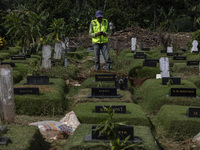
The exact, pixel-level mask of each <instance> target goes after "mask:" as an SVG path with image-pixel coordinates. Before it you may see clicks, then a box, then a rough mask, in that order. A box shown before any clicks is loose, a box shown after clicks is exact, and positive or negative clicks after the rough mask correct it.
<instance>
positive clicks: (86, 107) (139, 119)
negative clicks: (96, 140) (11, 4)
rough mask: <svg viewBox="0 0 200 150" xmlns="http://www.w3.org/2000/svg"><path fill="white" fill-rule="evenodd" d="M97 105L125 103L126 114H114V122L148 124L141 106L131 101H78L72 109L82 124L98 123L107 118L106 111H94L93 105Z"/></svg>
mask: <svg viewBox="0 0 200 150" xmlns="http://www.w3.org/2000/svg"><path fill="white" fill-rule="evenodd" d="M98 105H108V106H112V105H126V111H127V113H126V114H119V113H117V114H115V115H114V116H113V121H114V122H119V121H120V122H123V123H125V124H127V125H137V126H138V125H140V126H150V123H149V120H148V118H147V117H146V115H145V113H144V112H143V111H142V108H141V107H140V106H139V105H136V104H133V103H115V102H106V103H105V102H96V103H80V104H77V105H76V107H75V108H74V109H73V110H74V112H75V114H76V116H77V117H78V119H79V121H80V122H81V123H84V124H98V123H100V122H102V121H104V120H106V119H107V117H108V114H107V113H94V110H95V106H98Z"/></svg>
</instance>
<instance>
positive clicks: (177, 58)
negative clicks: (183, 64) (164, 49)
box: [173, 56, 186, 60]
mask: <svg viewBox="0 0 200 150" xmlns="http://www.w3.org/2000/svg"><path fill="white" fill-rule="evenodd" d="M173 60H186V56H174V57H173Z"/></svg>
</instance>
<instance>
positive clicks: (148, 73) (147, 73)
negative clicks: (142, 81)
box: [136, 67, 160, 78]
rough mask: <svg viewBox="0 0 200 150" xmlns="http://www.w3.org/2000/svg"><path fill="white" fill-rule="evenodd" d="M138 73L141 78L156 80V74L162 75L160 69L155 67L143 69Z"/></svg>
mask: <svg viewBox="0 0 200 150" xmlns="http://www.w3.org/2000/svg"><path fill="white" fill-rule="evenodd" d="M136 73H137V77H139V78H144V77H147V78H155V77H156V74H160V69H159V68H154V67H143V68H142V69H139V70H137V72H136Z"/></svg>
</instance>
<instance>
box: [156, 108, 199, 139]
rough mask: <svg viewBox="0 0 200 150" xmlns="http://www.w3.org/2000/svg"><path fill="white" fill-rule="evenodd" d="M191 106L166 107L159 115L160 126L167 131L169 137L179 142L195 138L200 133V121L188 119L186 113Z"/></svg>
mask: <svg viewBox="0 0 200 150" xmlns="http://www.w3.org/2000/svg"><path fill="white" fill-rule="evenodd" d="M189 107H191V106H178V105H164V106H163V107H162V108H161V109H160V111H159V113H158V115H157V121H158V124H159V126H162V127H163V128H164V129H165V134H166V135H167V136H168V137H173V138H175V139H177V140H183V139H188V138H193V137H194V136H195V135H197V134H198V133H199V131H200V126H199V123H200V119H199V118H189V117H186V111H187V109H188V108H189Z"/></svg>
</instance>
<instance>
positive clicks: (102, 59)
mask: <svg viewBox="0 0 200 150" xmlns="http://www.w3.org/2000/svg"><path fill="white" fill-rule="evenodd" d="M100 63H101V64H104V63H106V62H105V59H104V57H103V54H102V52H101V51H100Z"/></svg>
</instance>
